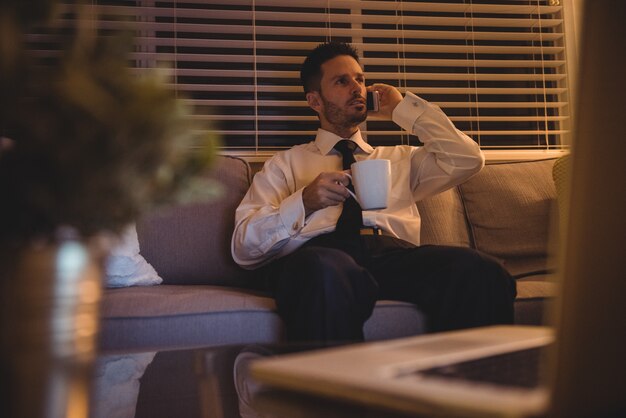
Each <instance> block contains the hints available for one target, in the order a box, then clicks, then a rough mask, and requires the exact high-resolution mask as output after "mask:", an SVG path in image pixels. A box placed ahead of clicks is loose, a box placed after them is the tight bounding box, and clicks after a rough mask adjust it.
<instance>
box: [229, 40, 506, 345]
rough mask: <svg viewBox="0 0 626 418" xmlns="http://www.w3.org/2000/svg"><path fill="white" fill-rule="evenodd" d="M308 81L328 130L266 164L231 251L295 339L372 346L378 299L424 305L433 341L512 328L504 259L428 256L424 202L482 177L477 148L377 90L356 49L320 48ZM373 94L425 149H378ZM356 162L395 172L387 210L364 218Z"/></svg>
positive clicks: (431, 251)
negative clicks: (258, 273) (266, 291)
mask: <svg viewBox="0 0 626 418" xmlns="http://www.w3.org/2000/svg"><path fill="white" fill-rule="evenodd" d="M301 78H302V82H303V85H304V91H305V94H306V99H307V103H308V105H309V106H310V107H311V108H312V109H313V110H315V112H317V114H318V116H319V120H320V125H321V128H320V129H319V130H318V133H317V137H316V138H315V140H314V141H312V142H310V143H307V144H303V145H298V146H295V147H293V148H291V149H290V150H288V151H285V152H281V153H278V154H276V155H274V157H272V158H271V159H269V160H268V161H267V162H266V163H265V165H264V167H263V170H262V171H260V172H259V173H257V175H256V176H255V177H254V181H253V183H252V186H251V187H250V190H249V191H248V193H247V194H246V196H245V197H244V199H243V200H242V202H241V204H240V205H239V207H238V209H237V212H236V221H235V231H234V234H233V239H232V253H233V257H234V259H235V261H236V262H237V263H238V264H240V265H241V266H242V267H244V268H249V269H252V268H258V267H262V269H263V273H264V274H265V275H266V277H267V279H268V283H269V286H270V287H271V288H272V290H273V292H274V297H275V299H276V304H277V309H278V313H279V315H280V316H281V317H282V318H283V320H284V322H285V324H286V330H287V338H288V339H289V340H292V341H307V340H308V341H312V340H316V341H331V340H362V339H363V330H362V328H363V323H364V322H365V320H366V319H367V318H368V317H369V316H370V315H371V313H372V310H373V308H374V305H375V303H376V300H377V299H392V300H403V301H408V302H411V303H414V304H416V305H417V306H418V307H419V309H420V310H421V311H423V312H424V313H425V314H426V317H427V321H428V325H427V326H428V328H429V330H431V331H442V330H449V329H457V328H464V327H472V326H480V325H487V324H494V323H510V322H512V321H513V300H514V298H515V294H516V291H515V282H514V280H513V279H512V278H511V277H510V275H509V274H508V273H507V272H506V271H505V270H504V269H503V268H502V266H501V265H500V264H498V263H497V262H496V261H495V260H494V259H492V258H490V257H489V256H486V255H484V254H480V253H478V252H476V251H473V250H471V249H468V248H457V247H443V246H419V239H420V217H419V213H418V211H417V207H416V205H415V202H416V201H418V200H421V199H424V198H426V197H428V196H432V195H434V194H436V193H439V192H441V191H444V190H446V189H449V188H451V187H453V186H455V185H457V184H459V183H461V182H463V181H464V180H466V179H467V178H469V177H470V176H472V175H473V174H475V173H477V172H478V171H479V170H480V169H481V168H482V167H483V165H484V157H483V155H482V153H481V151H480V149H479V147H478V146H477V144H476V143H475V142H474V141H473V140H472V139H470V138H469V137H468V136H467V135H465V134H463V133H462V132H460V131H459V130H457V129H456V128H455V127H454V125H453V124H452V122H451V121H450V120H449V119H448V118H447V117H446V115H445V114H444V113H443V112H442V111H441V110H440V109H439V108H438V107H437V106H434V105H432V104H429V103H428V102H426V101H425V100H423V99H421V98H419V97H417V96H415V95H414V94H412V93H407V94H406V95H405V97H404V98H402V95H401V94H400V92H399V91H398V90H397V89H396V88H394V87H392V86H389V85H384V84H375V85H373V86H369V87H366V85H365V76H364V74H363V70H362V69H361V66H360V64H359V58H358V55H357V53H356V51H355V50H354V49H353V48H352V47H351V46H350V45H348V44H343V43H327V44H322V45H320V46H318V47H317V48H316V49H315V50H314V51H312V52H311V53H310V55H309V56H308V57H307V59H306V60H305V62H304V64H303V67H302V71H301ZM368 90H369V91H377V92H378V93H379V95H380V109H379V111H378V112H376V114H375V116H378V117H381V118H386V119H392V120H393V121H394V122H395V123H397V124H398V125H399V126H400V127H402V128H404V129H405V130H407V131H409V132H411V133H413V134H416V135H418V136H419V138H420V140H421V141H422V142H423V143H424V146H423V147H411V146H406V145H398V146H391V147H377V148H372V147H371V146H370V145H368V144H367V142H365V141H364V140H363V138H362V137H361V132H360V131H359V128H358V125H359V124H360V123H361V122H363V121H364V120H365V119H366V117H367V115H368V112H367V109H366V103H365V97H366V92H367V91H368ZM352 149H353V150H354V153H352V152H351V151H350V150H352ZM351 158H355V159H356V160H357V161H358V160H363V159H373V158H383V159H388V160H390V161H391V167H392V168H391V170H392V189H391V191H390V199H389V203H388V207H387V208H386V209H383V210H377V211H363V212H361V211H360V207H359V208H357V209H356V211H355V210H354V207H355V205H358V204H357V203H356V201H354V199H353V198H352V197H351V196H350V194H349V192H348V189H347V187H348V186H349V185H350V177H349V176H348V175H347V170H346V169H345V168H348V167H349V166H348V164H349V159H351ZM347 213H351V215H347ZM355 213H356V215H355ZM355 216H356V217H357V221H356V228H354V227H351V226H350V224H351V223H352V224H355V222H354V220H353V219H354V217H355Z"/></svg>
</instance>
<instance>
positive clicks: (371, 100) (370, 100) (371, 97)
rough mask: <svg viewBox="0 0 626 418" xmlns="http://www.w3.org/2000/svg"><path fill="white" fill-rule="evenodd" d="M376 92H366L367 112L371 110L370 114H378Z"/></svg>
mask: <svg viewBox="0 0 626 418" xmlns="http://www.w3.org/2000/svg"><path fill="white" fill-rule="evenodd" d="M378 100H379V99H378V92H377V91H368V92H367V98H366V101H367V110H371V111H372V112H378V106H379V103H378Z"/></svg>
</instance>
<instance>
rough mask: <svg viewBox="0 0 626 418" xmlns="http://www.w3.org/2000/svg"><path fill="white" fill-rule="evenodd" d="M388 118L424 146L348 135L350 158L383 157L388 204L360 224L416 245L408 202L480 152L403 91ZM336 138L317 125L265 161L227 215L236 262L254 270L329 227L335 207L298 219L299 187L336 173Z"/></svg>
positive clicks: (477, 159)
mask: <svg viewBox="0 0 626 418" xmlns="http://www.w3.org/2000/svg"><path fill="white" fill-rule="evenodd" d="M392 119H393V121H394V122H395V123H396V124H398V125H399V126H400V127H402V128H403V129H405V130H407V131H409V132H411V133H413V134H415V135H417V136H418V137H419V139H420V141H421V142H422V143H423V144H424V145H423V146H421V147H413V146H408V145H396V146H380V147H376V148H373V147H371V146H370V145H369V144H368V143H367V142H365V141H364V140H363V139H362V137H361V132H360V131H357V132H356V133H355V134H354V135H353V136H352V137H351V138H349V140H351V141H354V142H355V143H356V144H357V145H358V147H357V149H356V150H355V158H356V160H357V161H360V160H366V159H374V158H382V159H388V160H390V161H391V178H392V185H391V191H390V197H389V202H388V207H387V208H386V209H381V210H373V211H367V210H366V211H363V224H364V225H365V226H371V227H378V228H381V229H382V230H384V231H386V232H388V233H390V234H392V235H394V236H396V237H398V238H401V239H403V240H405V241H408V242H411V243H413V244H415V245H419V242H420V223H421V221H420V216H419V213H418V211H417V207H416V205H415V202H416V201H419V200H422V199H424V198H426V197H429V196H432V195H434V194H436V193H440V192H442V191H444V190H446V189H449V188H451V187H453V186H455V185H457V184H459V183H462V182H463V181H465V180H466V179H468V178H469V177H470V176H472V175H473V174H475V173H477V172H478V171H480V169H481V168H482V167H483V165H484V156H483V154H482V152H481V150H480V148H479V147H478V145H477V144H476V142H474V141H473V140H472V139H471V138H469V137H468V136H467V135H465V134H464V133H463V132H461V131H459V130H458V129H456V128H455V127H454V125H453V124H452V122H451V121H450V119H448V117H447V116H446V115H445V114H444V113H443V112H442V111H441V109H440V108H439V107H438V106H436V105H433V104H431V103H428V102H427V101H426V100H424V99H422V98H420V97H418V96H416V95H414V94H412V93H410V92H408V93H407V94H406V95H405V97H404V99H403V100H402V101H401V102H400V103H399V104H398V106H396V108H395V109H394V111H393V115H392ZM341 139H342V138H340V137H339V136H337V135H335V134H333V133H331V132H328V131H325V130H323V129H319V130H318V133H317V137H316V138H315V140H314V141H312V142H309V143H307V144H302V145H297V146H294V147H293V148H291V149H289V150H287V151H283V152H279V153H277V154H275V155H274V156H273V157H272V158H270V159H269V160H267V161H266V162H265V165H264V166H263V169H262V170H261V171H260V172H258V173H257V174H256V175H255V176H254V180H253V182H252V185H251V186H250V189H249V190H248V193H247V194H246V195H245V197H244V198H243V200H242V201H241V203H240V204H239V207H238V208H237V212H236V215H235V230H234V233H233V238H232V242H231V250H232V255H233V258H234V260H235V261H236V262H237V263H238V264H239V265H241V266H242V267H244V268H248V269H253V268H257V267H260V266H261V265H263V264H266V263H268V262H269V261H271V260H274V259H276V258H279V257H282V256H284V255H287V254H289V253H291V252H293V251H295V250H296V249H297V248H298V247H300V246H301V245H303V244H304V243H305V242H307V241H308V240H310V239H311V238H313V237H315V236H318V235H320V234H325V233H328V232H332V231H334V230H335V225H336V223H337V219H338V218H339V215H340V214H341V211H342V208H343V205H337V206H329V207H326V208H324V209H320V210H318V211H316V212H314V213H312V214H311V215H309V216H308V217H305V209H304V204H303V202H302V190H303V189H304V187H306V186H307V185H309V184H310V183H311V182H312V181H313V180H314V179H315V178H316V177H317V176H318V175H319V174H320V173H321V172H330V171H341V170H342V158H341V154H340V153H339V152H338V151H337V150H335V149H334V148H333V147H334V146H335V144H336V143H337V142H338V141H339V140H341Z"/></svg>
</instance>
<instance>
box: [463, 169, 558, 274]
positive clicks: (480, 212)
mask: <svg viewBox="0 0 626 418" xmlns="http://www.w3.org/2000/svg"><path fill="white" fill-rule="evenodd" d="M553 164H554V159H549V160H541V161H529V162H516V163H496V164H490V165H487V166H485V168H483V170H482V171H480V172H479V173H478V174H476V175H475V176H474V177H472V178H470V179H469V180H468V181H466V182H465V183H463V184H461V185H460V186H459V190H460V192H461V198H462V199H463V204H464V207H465V211H466V215H467V220H468V222H469V227H470V233H471V240H472V241H473V244H474V246H475V248H477V249H478V250H481V251H484V252H486V253H488V254H491V255H493V256H495V257H497V258H499V259H501V260H503V261H504V262H505V267H506V268H507V269H508V270H509V271H510V272H511V273H512V274H518V273H525V272H527V271H535V270H542V269H545V268H546V262H547V256H548V241H549V230H550V219H551V216H552V215H553V211H554V208H553V206H554V204H555V201H556V191H555V188H554V183H553V182H552V174H551V172H552V166H553Z"/></svg>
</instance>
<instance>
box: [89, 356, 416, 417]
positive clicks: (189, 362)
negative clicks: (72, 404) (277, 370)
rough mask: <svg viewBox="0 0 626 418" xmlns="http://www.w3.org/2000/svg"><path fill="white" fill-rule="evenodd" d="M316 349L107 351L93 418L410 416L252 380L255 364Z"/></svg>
mask: <svg viewBox="0 0 626 418" xmlns="http://www.w3.org/2000/svg"><path fill="white" fill-rule="evenodd" d="M320 348H323V347H322V346H312V345H306V346H303V345H286V344H285V345H269V344H268V345H262V344H246V345H225V346H215V347H202V348H193V349H184V350H168V351H151V352H128V353H109V354H107V353H104V354H101V355H100V356H99V357H98V359H97V361H96V364H95V369H94V378H93V386H92V395H91V402H90V404H91V408H90V416H91V417H93V418H112V417H116V418H132V417H135V418H144V417H145V418H161V417H162V418H166V417H167V418H171V417H182V418H195V417H202V418H240V417H241V418H283V417H284V418H296V417H302V418H308V417H311V418H313V417H315V418H319V417H330V418H333V417H342V418H344V417H355V418H356V417H359V418H370V417H371V418H373V417H385V418H387V417H389V418H396V417H397V418H405V417H407V416H408V415H402V414H398V413H396V412H392V411H385V410H377V409H372V408H370V407H366V406H362V405H355V404H351V403H347V402H342V401H336V400H331V399H325V398H319V397H313V396H308V395H302V394H298V393H295V392H294V393H292V392H289V391H284V390H276V389H270V388H268V387H264V386H262V385H260V384H259V383H258V382H255V381H254V380H253V379H252V378H251V377H250V375H249V371H248V366H249V364H250V362H251V361H254V360H255V359H258V358H260V357H266V356H274V355H279V354H283V353H291V352H296V351H303V350H311V349H320Z"/></svg>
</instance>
